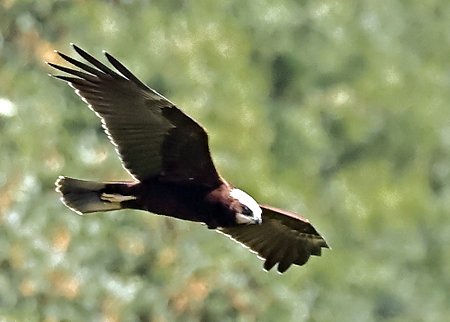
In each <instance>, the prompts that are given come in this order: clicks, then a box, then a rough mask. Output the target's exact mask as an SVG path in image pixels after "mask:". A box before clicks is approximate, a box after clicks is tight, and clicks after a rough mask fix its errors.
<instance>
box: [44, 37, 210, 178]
mask: <svg viewBox="0 0 450 322" xmlns="http://www.w3.org/2000/svg"><path fill="white" fill-rule="evenodd" d="M73 47H74V49H75V51H76V52H77V53H78V54H79V55H80V56H81V57H83V58H84V59H85V60H86V61H87V62H89V63H90V65H89V64H85V63H83V62H80V61H78V60H76V59H73V58H71V57H69V56H67V55H64V54H62V53H60V52H57V53H58V54H59V56H61V57H62V58H63V59H64V60H66V61H67V62H69V63H71V64H72V65H74V66H76V67H78V68H80V69H81V70H75V69H71V68H68V67H64V66H60V65H56V64H52V63H48V64H49V65H50V66H52V67H54V68H56V69H58V70H60V71H63V72H65V73H67V74H69V75H70V76H69V75H52V76H54V77H56V78H59V79H62V80H64V81H67V82H69V84H70V85H71V86H72V87H73V88H74V89H75V90H76V93H77V94H78V95H79V96H81V98H82V99H83V101H85V102H86V103H87V104H89V107H90V108H91V109H92V110H93V111H94V112H95V113H96V114H97V116H99V117H100V118H101V120H102V124H103V127H104V129H105V132H106V133H107V134H108V137H109V139H110V140H111V142H112V143H113V144H114V145H115V146H116V148H117V152H118V154H119V156H120V158H121V160H122V163H123V165H124V167H125V169H127V170H128V171H129V172H130V174H131V175H133V176H134V177H135V178H136V179H138V180H141V181H143V180H146V179H151V178H155V177H159V178H161V179H162V180H167V181H173V182H180V183H190V182H193V183H196V184H203V185H206V186H215V185H216V184H217V182H218V181H219V175H218V173H217V171H216V169H215V167H214V164H213V161H212V159H211V156H210V152H209V147H208V135H207V133H206V131H205V130H204V129H203V128H202V127H201V126H200V125H199V124H198V123H196V122H195V121H194V120H193V119H191V118H190V117H189V116H187V115H186V114H184V113H183V112H182V111H181V110H179V109H178V108H177V107H176V106H175V105H174V104H173V103H171V102H170V101H169V100H168V99H166V98H165V97H163V96H162V95H160V94H159V93H157V92H156V91H155V90H153V89H151V88H149V87H147V86H146V85H145V84H144V83H142V82H141V81H140V80H139V79H138V78H137V77H136V76H134V75H133V74H132V73H131V72H130V71H129V70H128V69H127V68H126V67H124V66H123V65H122V64H121V63H120V62H119V61H118V60H117V59H115V58H114V57H112V56H111V55H109V54H108V53H106V52H105V56H106V58H107V59H108V61H109V62H110V63H111V65H112V66H114V67H115V69H116V71H117V72H116V71H114V70H112V69H110V68H109V67H107V66H105V65H104V64H102V63H101V62H100V61H98V60H97V59H95V58H94V57H92V56H91V55H89V54H88V53H87V52H85V51H83V50H82V49H81V48H79V47H77V46H75V45H73Z"/></svg>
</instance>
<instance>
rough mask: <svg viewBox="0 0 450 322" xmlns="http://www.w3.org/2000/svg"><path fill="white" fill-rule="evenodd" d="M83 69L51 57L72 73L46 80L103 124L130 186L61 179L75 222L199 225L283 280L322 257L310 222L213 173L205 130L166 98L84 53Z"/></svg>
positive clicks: (118, 68)
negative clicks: (103, 218)
mask: <svg viewBox="0 0 450 322" xmlns="http://www.w3.org/2000/svg"><path fill="white" fill-rule="evenodd" d="M72 46H73V48H74V50H75V51H76V53H77V54H78V55H80V56H81V57H82V58H83V59H84V60H85V61H86V62H82V61H80V60H77V59H74V58H71V57H69V56H67V55H65V54H63V53H61V52H58V51H56V53H57V54H58V55H59V56H60V57H61V58H62V59H64V60H65V61H67V62H68V63H70V64H71V65H73V66H75V67H77V69H74V68H69V67H65V66H61V65H57V64H54V63H48V64H49V65H50V66H52V67H53V68H56V69H57V70H59V71H62V72H64V73H65V74H63V75H51V76H53V77H56V78H58V79H61V80H63V81H66V82H68V83H69V85H70V86H71V87H73V88H74V89H75V92H76V93H77V94H78V95H79V96H80V97H81V98H82V100H83V101H84V102H86V103H87V104H88V106H89V108H90V109H91V110H93V111H94V112H95V114H96V115H97V116H98V117H99V118H100V119H101V122H102V125H103V128H104V131H105V132H106V134H107V135H108V138H109V140H110V141H111V142H112V143H113V144H114V145H115V147H116V150H117V153H118V154H119V157H120V159H121V161H122V164H123V166H124V168H125V169H126V170H127V171H128V172H129V173H130V175H131V176H132V179H133V180H130V181H126V182H94V181H85V180H79V179H73V178H69V177H64V176H61V177H59V178H58V180H57V181H56V183H55V184H56V190H57V191H58V192H59V193H60V194H61V195H62V196H61V200H62V202H63V203H64V204H65V205H66V206H67V207H69V208H70V209H72V210H73V211H75V212H77V213H78V214H80V215H81V214H88V213H94V212H104V211H111V210H119V209H138V210H144V211H148V212H151V213H154V214H159V215H164V216H169V217H174V218H178V219H183V220H189V221H194V222H201V223H204V224H206V225H207V226H208V228H210V229H216V230H217V231H219V232H221V233H223V234H225V235H228V236H229V237H230V238H232V239H233V240H235V241H237V242H239V243H241V244H242V245H244V246H245V247H247V248H249V249H250V250H252V251H253V252H255V253H257V254H258V255H259V257H260V258H262V259H264V260H265V262H264V269H265V270H270V269H271V268H272V267H274V266H275V265H276V264H278V266H277V269H278V271H279V272H280V273H283V272H285V271H286V270H287V269H288V268H289V267H290V266H291V265H292V264H295V265H303V264H305V263H306V262H307V261H308V259H309V257H310V256H311V255H316V256H320V255H321V250H322V247H325V248H328V245H327V243H326V241H325V240H324V239H323V237H322V236H321V235H320V234H319V233H318V232H317V231H316V229H314V227H313V226H312V225H311V224H310V222H309V221H308V220H307V219H305V218H303V217H301V216H299V215H297V214H294V213H292V212H288V211H284V210H281V209H277V208H274V207H271V206H267V205H260V204H258V203H257V202H256V201H255V199H253V198H252V197H251V196H250V195H248V194H247V193H245V192H244V191H242V190H240V189H238V188H236V187H234V186H233V185H231V184H230V183H228V182H227V181H226V180H225V179H224V178H222V177H221V176H220V175H219V173H218V172H217V170H216V168H215V166H214V164H213V161H212V159H211V155H210V151H209V146H208V135H207V133H206V131H205V129H204V128H203V127H202V126H200V125H199V124H198V123H197V122H196V121H194V120H193V119H192V118H190V117H189V116H187V115H186V114H184V113H183V112H182V111H181V110H180V109H179V108H178V107H177V106H176V105H175V104H173V103H172V102H171V101H169V100H168V99H167V98H165V97H164V96H162V95H161V94H159V93H158V92H156V91H155V90H153V89H152V88H150V87H148V86H147V85H145V84H144V83H142V82H141V81H140V80H139V79H138V78H137V77H136V76H135V75H134V74H132V73H131V72H130V71H129V70H128V69H127V68H126V67H125V66H124V65H123V64H122V63H120V62H119V61H118V60H117V59H115V58H114V57H113V56H111V55H110V54H108V53H107V52H104V54H105V56H106V58H107V60H108V61H109V63H110V64H111V65H112V66H113V68H115V70H113V69H111V68H110V67H107V66H106V65H104V64H103V63H101V62H100V61H99V60H97V59H96V58H94V57H93V56H91V55H90V54H88V53H87V52H86V51H84V50H82V49H81V48H79V47H77V46H76V45H73V44H72Z"/></svg>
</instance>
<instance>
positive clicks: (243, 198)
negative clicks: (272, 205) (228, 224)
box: [230, 188, 262, 225]
mask: <svg viewBox="0 0 450 322" xmlns="http://www.w3.org/2000/svg"><path fill="white" fill-rule="evenodd" d="M230 196H231V197H232V198H234V199H235V200H236V202H234V203H233V210H234V212H235V216H236V223H237V224H239V225H249V224H261V223H262V218H261V214H262V210H261V208H260V207H259V205H258V203H257V202H256V201H255V199H253V198H252V197H251V196H250V195H248V194H247V193H245V192H244V191H242V190H239V189H236V188H234V189H232V190H231V192H230Z"/></svg>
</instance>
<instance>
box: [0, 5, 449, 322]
mask: <svg viewBox="0 0 450 322" xmlns="http://www.w3.org/2000/svg"><path fill="white" fill-rule="evenodd" d="M449 39H450V4H449V3H448V2H447V1H444V0H440V1H428V2H427V1H419V0H414V1H408V2H407V1H391V2H386V1H360V2H354V1H349V0H343V1H294V0H283V1H276V2H271V1H246V2H244V1H216V2H213V1H206V0H202V1H175V0H172V1H137V0H136V1H29V0H23V1H19V0H9V1H2V2H0V62H1V68H0V133H1V135H0V149H1V153H0V270H1V274H0V317H1V320H6V321H8V320H11V321H12V320H17V321H25V320H26V321H60V320H66V321H91V320H100V321H444V320H446V319H448V316H449V315H450V310H449V305H448V299H449V298H450V275H449V274H448V272H449V271H450V252H449V251H448V250H447V246H448V245H449V244H450V237H449V236H450V220H449V218H450V217H449V216H448V213H449V210H450V166H449V165H450V152H449V151H450V126H449V116H450V113H449V112H448V104H449V102H450V91H449V86H450V78H449V73H450V65H449V55H448V53H449V52H450V42H449ZM69 42H74V43H76V44H78V45H80V46H81V47H82V48H85V49H86V50H88V51H89V52H91V53H93V54H95V55H96V56H100V54H101V50H102V49H107V50H108V52H110V53H112V54H113V55H115V56H116V57H117V58H119V59H120V60H121V61H123V62H124V63H125V65H127V66H128V67H129V68H130V69H131V70H132V71H134V72H135V73H136V75H138V77H140V78H141V79H142V80H143V81H144V82H145V83H147V84H149V85H151V86H153V87H155V88H156V89H157V90H158V91H161V92H163V94H165V95H166V96H168V97H170V99H171V100H172V101H174V102H176V103H177V104H178V105H179V106H180V107H181V108H182V109H183V110H184V111H185V112H186V113H188V114H189V115H191V116H193V117H194V118H195V119H197V120H198V121H199V122H200V123H201V124H203V125H204V126H205V127H206V128H207V129H208V130H209V133H210V145H211V149H212V152H213V157H214V160H215V162H216V164H217V167H218V168H219V170H220V171H221V173H222V174H223V175H224V177H226V178H227V179H228V180H230V181H231V182H233V183H234V184H235V185H237V186H240V187H242V188H243V189H244V190H246V191H248V192H249V193H251V194H252V195H254V196H255V198H256V199H257V200H259V201H261V202H264V203H270V204H274V205H275V206H279V207H283V208H287V209H291V210H293V211H297V212H301V213H304V214H305V215H306V216H307V217H308V218H310V219H311V221H312V222H313V223H314V224H315V225H316V226H317V227H318V229H319V230H320V231H321V232H322V233H323V234H324V235H325V236H326V237H327V239H328V241H329V243H330V244H331V246H332V247H333V250H332V251H324V254H323V256H322V257H321V258H312V259H311V260H310V262H309V263H308V264H307V265H306V266H305V267H294V268H291V269H290V270H289V271H288V272H287V273H286V274H284V275H283V276H280V275H277V274H275V273H273V272H270V273H265V272H263V271H262V269H261V265H262V263H261V262H260V261H259V260H258V259H257V258H256V257H255V256H254V255H253V254H250V253H249V252H248V251H247V250H245V249H244V248H241V247H239V246H238V245H236V244H234V243H233V242H231V241H229V240H227V239H226V238H224V237H223V236H221V235H218V234H216V233H215V232H212V231H208V230H206V229H205V228H204V227H203V226H201V225H197V224H193V223H185V222H180V221H177V220H173V219H168V218H163V217H158V216H152V215H149V214H147V213H138V212H133V211H122V212H116V213H108V214H103V215H96V216H87V217H79V216H76V215H73V214H72V213H71V212H70V211H69V210H68V209H66V208H65V207H64V206H63V205H62V204H61V203H60V202H59V201H58V196H57V194H56V193H55V192H54V191H53V183H54V181H55V179H56V177H57V176H58V175H60V174H65V175H69V176H74V177H79V178H86V179H94V180H95V179H100V180H107V179H126V178H127V174H126V172H125V171H124V170H123V169H122V168H121V166H120V163H119V161H118V159H117V157H116V155H115V153H114V150H113V147H112V146H111V144H109V143H108V142H107V139H106V136H105V135H103V133H102V131H101V128H100V122H99V121H98V119H97V118H96V117H95V116H94V115H93V113H92V112H91V111H89V110H88V109H87V108H86V107H85V106H84V104H83V103H82V102H81V101H80V100H79V98H78V97H76V95H75V94H74V93H73V91H72V90H71V89H70V88H68V86H66V85H65V84H63V83H60V82H58V81H56V80H54V79H51V78H50V77H47V76H46V74H47V73H49V72H50V69H49V68H48V67H47V66H46V65H45V64H44V61H46V60H48V61H54V62H58V58H57V57H56V55H55V54H54V53H53V49H58V50H61V51H63V52H70V46H69Z"/></svg>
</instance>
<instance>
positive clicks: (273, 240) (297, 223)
mask: <svg viewBox="0 0 450 322" xmlns="http://www.w3.org/2000/svg"><path fill="white" fill-rule="evenodd" d="M261 209H262V211H263V212H262V224H260V225H238V226H234V227H227V228H219V229H218V231H219V232H221V233H224V234H225V235H228V236H229V237H230V238H231V239H234V240H235V241H237V242H239V243H241V244H242V245H244V246H245V247H248V248H250V249H251V250H252V251H254V252H255V253H257V254H258V255H259V257H261V258H263V259H265V263H264V269H265V270H270V269H271V268H272V267H273V266H275V264H277V263H278V271H279V272H280V273H283V272H285V271H286V270H287V269H288V268H289V267H290V266H291V265H292V264H296V265H303V264H305V263H306V262H307V261H308V259H309V257H310V256H311V255H316V256H320V255H321V251H322V247H325V248H329V247H328V244H327V243H326V241H325V240H324V239H323V237H322V236H321V235H320V234H319V233H318V232H317V231H316V230H315V229H314V227H313V226H312V225H311V224H310V223H309V221H308V220H307V219H306V218H303V217H300V216H299V215H296V214H294V213H291V212H287V211H284V210H281V209H277V208H274V207H270V206H261Z"/></svg>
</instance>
